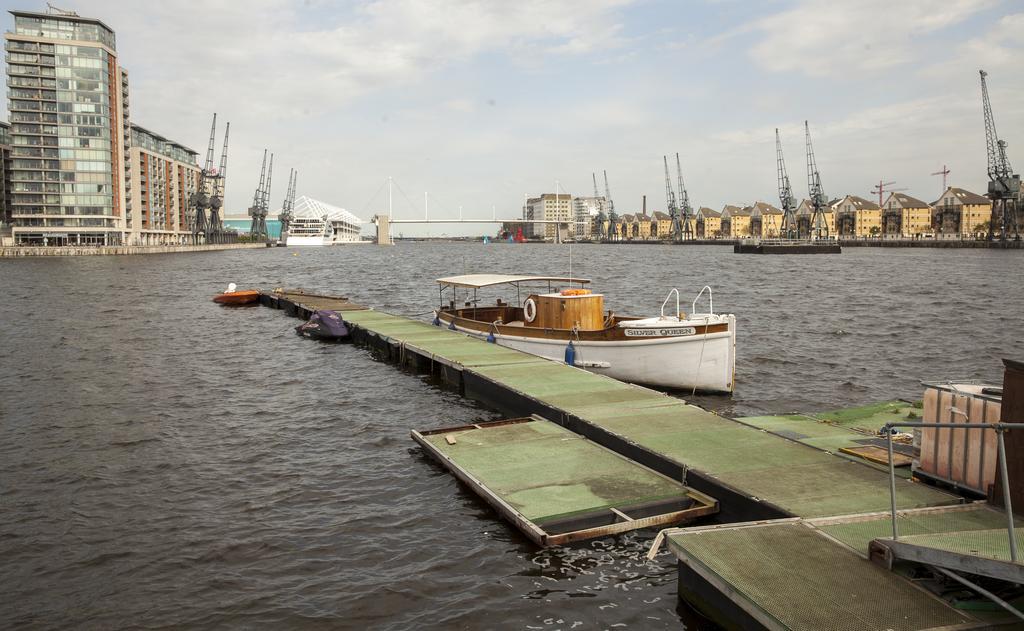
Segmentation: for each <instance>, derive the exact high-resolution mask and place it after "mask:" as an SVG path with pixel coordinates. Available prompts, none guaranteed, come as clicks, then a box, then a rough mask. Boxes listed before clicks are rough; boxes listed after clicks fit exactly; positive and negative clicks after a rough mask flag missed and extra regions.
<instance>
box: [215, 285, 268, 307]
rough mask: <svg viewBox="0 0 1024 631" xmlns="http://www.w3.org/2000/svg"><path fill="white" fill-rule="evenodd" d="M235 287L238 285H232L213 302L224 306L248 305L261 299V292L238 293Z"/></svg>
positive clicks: (245, 290)
mask: <svg viewBox="0 0 1024 631" xmlns="http://www.w3.org/2000/svg"><path fill="white" fill-rule="evenodd" d="M235 287H236V285H235V284H234V283H231V284H230V285H228V289H227V291H225V292H224V293H222V294H217V295H216V296H214V297H213V301H214V302H216V303H218V304H222V305H248V304H252V303H254V302H256V301H257V300H259V299H260V292H259V291H257V290H255V289H243V290H241V291H236V290H235Z"/></svg>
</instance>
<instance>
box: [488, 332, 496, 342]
mask: <svg viewBox="0 0 1024 631" xmlns="http://www.w3.org/2000/svg"><path fill="white" fill-rule="evenodd" d="M487 341H488V342H490V343H491V344H496V343H497V342H498V340H497V339H496V338H495V337H494V331H488V332H487Z"/></svg>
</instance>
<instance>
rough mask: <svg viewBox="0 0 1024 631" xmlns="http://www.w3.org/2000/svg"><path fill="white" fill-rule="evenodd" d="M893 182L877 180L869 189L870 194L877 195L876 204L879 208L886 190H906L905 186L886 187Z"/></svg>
mask: <svg viewBox="0 0 1024 631" xmlns="http://www.w3.org/2000/svg"><path fill="white" fill-rule="evenodd" d="M895 183H896V182H883V181H882V180H878V184H875V187H874V188H873V189H871V194H872V195H878V206H879V208H881V206H882V203H883V202H882V195H884V194H885V193H886V192H889V193H894V192H896V191H905V190H907V189H905V188H887V187H889V186H891V185H893V184H895Z"/></svg>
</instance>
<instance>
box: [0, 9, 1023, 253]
mask: <svg viewBox="0 0 1024 631" xmlns="http://www.w3.org/2000/svg"><path fill="white" fill-rule="evenodd" d="M3 1H4V3H5V4H7V5H8V8H14V7H17V8H21V9H26V10H44V9H45V4H43V3H40V6H35V5H34V4H32V2H21V1H20V0H19V1H18V2H16V3H14V4H12V3H11V0H3ZM58 6H62V7H63V8H68V9H74V10H76V11H78V13H79V14H81V15H83V16H90V17H96V18H99V19H102V20H103V21H105V22H106V23H107V24H108V25H110V26H111V27H112V28H113V29H115V31H116V32H117V45H118V51H119V55H120V58H121V63H122V65H124V66H125V67H126V68H127V69H128V70H129V72H130V76H131V116H132V119H133V121H135V122H137V123H138V124H140V125H143V126H144V127H147V128H150V129H153V130H155V131H157V132H159V133H162V134H164V135H166V136H168V137H170V138H174V139H176V140H178V141H179V142H182V143H184V144H186V145H189V146H191V147H192V148H194V149H196V150H198V151H200V152H201V153H203V152H204V150H205V146H206V143H207V136H208V131H209V124H210V115H211V113H212V112H214V111H216V112H217V113H218V114H219V115H220V119H221V120H229V121H231V149H230V158H229V165H228V170H229V174H228V185H227V206H228V211H229V214H240V213H242V212H244V209H245V208H246V207H247V206H248V204H249V202H250V201H251V197H252V194H253V189H254V188H255V186H256V184H257V180H258V178H259V160H260V158H261V157H262V151H263V148H264V147H269V148H270V149H271V150H272V151H273V152H274V153H275V156H276V157H275V178H274V187H273V195H272V198H273V203H274V205H275V206H276V205H279V204H280V199H281V197H282V196H283V194H284V189H285V182H286V179H287V173H288V168H289V167H295V168H297V169H299V171H300V177H299V187H298V189H299V193H300V194H307V195H310V196H313V197H316V198H318V199H321V200H324V201H327V202H329V203H333V204H336V205H339V206H343V207H345V208H347V209H349V210H351V211H353V212H355V213H356V214H357V215H359V216H361V217H363V218H368V217H369V216H371V215H373V214H376V213H378V212H381V211H382V210H384V208H385V207H386V197H385V194H384V192H383V190H382V184H383V183H384V182H385V180H386V178H387V177H388V176H392V177H393V179H394V182H395V184H396V187H395V189H394V191H395V193H394V195H395V198H394V214H395V216H396V217H410V218H411V217H416V216H421V215H422V213H423V197H424V195H423V193H424V191H429V193H430V214H431V216H443V215H447V216H456V215H457V214H458V212H459V211H458V208H459V206H462V207H463V213H464V215H465V216H466V217H470V216H490V215H491V209H492V207H495V208H496V209H497V213H498V215H499V216H518V214H519V212H520V207H521V205H522V200H523V196H524V194H526V193H529V194H531V195H533V194H537V193H541V192H550V191H552V190H553V189H554V187H555V182H556V180H557V181H558V182H559V183H560V186H561V187H563V188H564V190H566V191H569V192H571V193H574V194H585V195H586V194H592V190H593V185H592V181H591V173H592V172H595V171H596V172H597V174H598V178H599V179H600V176H601V170H603V169H606V170H607V171H608V176H609V180H610V184H611V192H612V196H613V199H614V200H615V204H616V209H618V210H619V211H620V212H631V211H635V210H638V209H639V207H640V203H641V196H642V195H644V194H646V195H647V196H648V208H649V209H650V210H661V209H663V208H664V205H665V193H664V176H663V167H662V155H663V154H669V155H670V156H672V155H673V154H674V153H675V152H677V151H678V152H679V153H680V156H681V159H682V164H683V171H684V173H683V174H684V177H685V179H686V183H687V187H688V189H689V192H690V196H691V199H692V200H693V202H694V203H695V204H697V205H707V206H710V207H712V208H718V209H720V208H721V206H722V205H723V204H726V203H734V204H749V203H751V202H753V201H755V200H766V201H770V202H772V203H777V197H778V196H777V191H776V171H775V146H774V140H775V139H774V129H775V128H776V127H778V128H779V129H780V131H781V134H782V140H783V146H784V150H785V152H786V159H787V163H788V166H789V171H790V176H791V179H792V181H793V185H794V189H795V192H796V194H797V196H798V197H802V196H804V195H806V173H805V155H804V146H803V141H804V138H803V121H804V119H809V120H810V124H811V133H812V136H813V139H814V147H815V152H816V155H817V159H818V164H819V167H820V169H821V173H822V182H823V184H824V187H825V190H826V193H827V194H828V195H830V196H833V197H834V196H839V195H841V194H846V193H852V194H859V195H862V196H864V197H870V194H869V193H870V190H871V188H872V186H873V184H874V183H877V182H878V180H879V179H885V180H886V181H889V180H894V181H896V182H897V184H896V185H895V186H897V187H903V188H906V189H908V190H907V192H908V193H909V194H911V195H914V196H916V197H920V198H922V199H924V200H926V201H932V200H934V199H935V198H936V197H937V196H938V194H939V192H940V189H941V178H940V177H935V176H932V175H930V174H931V173H932V172H935V171H938V170H939V169H940V168H941V167H942V166H943V165H944V164H945V165H947V166H948V167H949V169H950V170H951V171H952V173H951V176H950V179H951V183H952V184H954V185H957V186H962V187H965V188H968V189H971V190H975V191H978V192H984V189H985V185H986V181H987V178H986V176H985V143H984V128H983V121H982V113H981V97H980V88H979V79H978V69H979V68H984V69H985V70H987V71H988V72H989V75H990V76H989V88H990V92H991V97H992V101H993V108H994V110H995V117H996V123H997V125H998V129H999V132H1000V135H1001V136H1002V137H1004V138H1005V139H1006V140H1008V141H1009V143H1010V158H1011V161H1015V162H1016V163H1017V169H1018V171H1019V170H1020V169H1021V168H1022V167H1024V71H1022V66H1024V64H1022V62H1024V47H1022V44H1021V40H1020V37H1019V34H1020V33H1022V32H1024V5H1022V4H1021V3H1020V2H1019V0H1003V1H1000V0H944V1H943V2H936V1H934V0H898V1H896V2H893V1H892V0H863V1H859V2H841V1H838V0H821V1H819V0H791V1H777V2H756V3H754V2H739V1H731V0H716V1H710V0H709V1H699V0H637V1H630V0H576V1H569V0H517V1H516V2H509V1H507V0H476V1H468V0H377V1H373V2H337V1H335V2H328V1H325V0H304V1H297V2H289V1H285V0H248V1H246V2H241V1H234V0H233V1H223V0H205V1H203V2H177V1H175V0H165V1H162V2H133V3H125V2H123V1H122V0H97V1H94V2H84V1H83V2H78V1H76V0H63V2H61V3H58ZM7 19H8V23H9V24H8V27H7V28H10V26H11V18H10V17H8V18H7ZM219 142H220V140H219V139H218V148H217V152H218V154H219V151H220V148H219ZM670 159H671V158H670ZM491 230H492V228H491V227H490V226H481V225H474V226H462V227H453V226H451V225H448V226H433V227H429V228H427V227H423V228H418V229H417V228H413V227H403V229H402V231H403V232H405V233H406V234H413V233H432V234H441V233H447V234H457V233H460V232H464V233H477V234H480V233H483V232H484V231H486V232H490V231H491Z"/></svg>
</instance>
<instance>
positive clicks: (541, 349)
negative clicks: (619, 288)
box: [445, 315, 736, 393]
mask: <svg viewBox="0 0 1024 631" xmlns="http://www.w3.org/2000/svg"><path fill="white" fill-rule="evenodd" d="M721 319H722V320H723V321H724V322H725V323H727V324H728V327H727V328H726V329H725V330H719V331H715V332H707V329H705V330H704V331H705V332H703V333H696V334H693V335H672V336H667V337H652V338H649V339H645V338H642V337H640V338H636V339H630V340H628V341H586V340H579V341H577V340H574V341H573V347H574V349H575V362H574V364H575V366H576V367H577V368H582V369H584V370H588V371H590V372H593V373H597V374H601V375H606V376H608V377H612V378H613V379H618V380H620V381H627V382H630V383H638V384H644V385H649V386H655V387H658V388H665V389H670V390H691V391H692V390H697V391H700V392H719V393H730V392H732V391H733V389H734V387H735V378H734V377H735V368H736V319H735V317H734V316H731V315H729V316H722V318H721ZM445 324H447V323H445ZM684 324H686V325H690V326H692V323H684ZM682 328H685V327H682ZM707 328H710V327H707ZM455 329H456V330H457V331H461V332H463V333H466V334H468V335H471V336H473V337H476V338H480V339H486V338H487V336H488V333H487V332H481V331H477V330H474V329H471V328H467V327H464V326H459V324H458V323H456V324H455ZM494 339H495V343H496V344H498V345H499V346H506V347H508V348H513V349H516V350H519V351H523V352H524V353H530V354H531V355H537V356H539V357H543V358H545V359H550V360H552V361H557V362H564V361H565V348H566V345H567V343H566V341H565V340H562V339H548V338H540V337H526V336H517V335H509V334H507V333H505V332H501V333H498V334H495V335H494Z"/></svg>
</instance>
